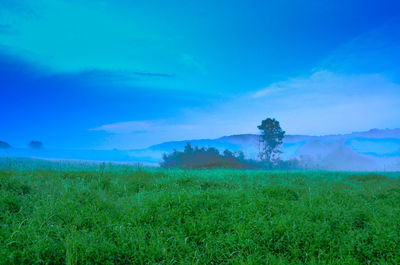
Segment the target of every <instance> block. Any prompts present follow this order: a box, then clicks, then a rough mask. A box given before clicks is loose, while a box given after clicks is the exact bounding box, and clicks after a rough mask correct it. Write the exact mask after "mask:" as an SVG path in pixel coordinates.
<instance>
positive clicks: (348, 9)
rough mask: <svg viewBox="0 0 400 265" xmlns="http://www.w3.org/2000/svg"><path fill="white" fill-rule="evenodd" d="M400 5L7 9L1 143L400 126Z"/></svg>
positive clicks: (106, 1) (86, 1)
mask: <svg viewBox="0 0 400 265" xmlns="http://www.w3.org/2000/svg"><path fill="white" fill-rule="evenodd" d="M398 62H400V3H398V1H371V0H365V1H340V0H339V1H322V0H318V1H297V0H285V1H202V2H195V1H128V0H113V1H111V0H103V1H94V0H83V1H82V0H81V1H78V0H68V1H67V0H19V1H16V0H1V1H0V92H1V104H0V114H1V116H0V140H3V141H7V142H9V143H10V144H11V145H13V146H25V145H26V143H27V142H29V140H31V139H37V140H42V141H43V142H44V144H45V146H47V147H48V148H96V149H101V148H114V147H116V148H121V149H128V148H141V147H146V146H148V145H150V144H156V143H159V142H163V141H168V140H183V139H192V138H213V137H219V136H223V135H230V134H238V133H256V132H257V129H256V126H257V125H258V123H259V122H260V121H261V120H262V119H264V118H266V117H275V118H277V119H278V120H280V121H281V125H282V127H283V128H284V129H285V130H286V131H287V133H290V134H312V135H319V134H336V133H347V132H352V131H362V130H368V129H370V128H397V127H400V107H398V106H399V105H400V64H399V63H398Z"/></svg>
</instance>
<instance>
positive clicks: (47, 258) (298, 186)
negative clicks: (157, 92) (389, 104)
mask: <svg viewBox="0 0 400 265" xmlns="http://www.w3.org/2000/svg"><path fill="white" fill-rule="evenodd" d="M399 176H400V174H398V173H390V174H387V173H385V174H383V173H375V174H371V173H369V174H367V173H335V172H267V171H233V170H217V169H216V170H191V171H186V170H162V169H150V168H141V167H130V166H112V165H106V164H104V165H102V166H99V165H97V166H91V167H90V168H83V169H82V168H81V169H79V167H71V168H65V167H63V166H60V168H58V169H57V168H51V169H46V170H40V169H37V168H35V169H32V168H31V167H29V168H27V169H25V170H24V168H23V166H21V167H19V168H17V169H15V168H10V169H6V170H2V171H0V264H299V263H307V264H400V211H399V210H400V180H399Z"/></svg>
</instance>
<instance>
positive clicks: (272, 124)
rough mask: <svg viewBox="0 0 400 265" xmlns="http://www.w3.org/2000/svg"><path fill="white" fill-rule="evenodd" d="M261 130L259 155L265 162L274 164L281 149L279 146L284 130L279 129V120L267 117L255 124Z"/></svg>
mask: <svg viewBox="0 0 400 265" xmlns="http://www.w3.org/2000/svg"><path fill="white" fill-rule="evenodd" d="M257 128H258V129H259V130H260V131H261V135H260V152H259V157H260V159H261V160H262V161H264V162H266V163H267V164H276V163H277V161H279V156H280V154H281V153H282V151H281V150H280V149H279V147H280V146H281V145H282V142H283V138H284V137H285V131H283V130H282V129H281V126H280V125H279V121H277V120H275V119H271V118H267V119H265V120H263V121H262V122H261V125H259V126H257Z"/></svg>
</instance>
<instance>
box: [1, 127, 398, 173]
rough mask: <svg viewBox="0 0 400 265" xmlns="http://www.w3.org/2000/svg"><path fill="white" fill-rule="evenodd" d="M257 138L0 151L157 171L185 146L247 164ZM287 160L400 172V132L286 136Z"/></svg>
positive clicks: (310, 165) (332, 167) (308, 164)
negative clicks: (231, 155) (234, 156)
mask: <svg viewBox="0 0 400 265" xmlns="http://www.w3.org/2000/svg"><path fill="white" fill-rule="evenodd" d="M258 141H259V139H258V135H255V134H241V135H231V136H223V137H220V138H217V139H200V140H189V139H188V140H185V141H174V142H165V143H161V144H157V145H153V146H150V147H148V148H145V149H136V150H52V149H46V148H43V149H41V150H32V149H25V148H7V149H0V156H3V157H8V156H9V157H34V158H46V159H72V160H92V161H114V162H141V163H144V164H148V165H157V164H158V162H160V161H161V158H162V155H163V154H164V153H170V152H172V151H173V150H174V149H176V150H180V151H182V150H183V148H184V146H185V144H186V143H187V142H190V143H191V144H192V146H196V145H197V146H199V147H216V148H217V149H219V150H220V151H223V150H225V149H229V150H231V151H239V150H241V151H243V152H244V154H245V156H246V157H247V158H257V154H258ZM282 149H283V155H282V157H283V159H293V158H295V159H298V160H300V161H301V162H302V165H303V166H304V167H305V168H309V169H324V170H360V171H365V170H369V171H382V170H390V171H400V129H386V130H379V129H372V130H369V131H367V132H354V133H351V134H341V135H325V136H307V135H287V136H285V138H284V143H283V148H282Z"/></svg>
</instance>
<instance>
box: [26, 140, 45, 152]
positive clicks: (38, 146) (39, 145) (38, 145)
mask: <svg viewBox="0 0 400 265" xmlns="http://www.w3.org/2000/svg"><path fill="white" fill-rule="evenodd" d="M28 146H29V147H30V148H32V149H36V150H37V149H42V148H43V143H42V142H40V141H30V142H29V144H28Z"/></svg>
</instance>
